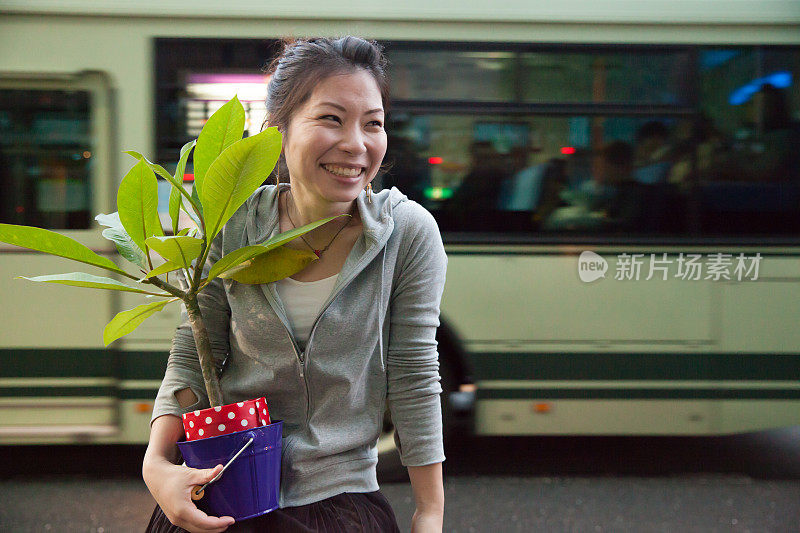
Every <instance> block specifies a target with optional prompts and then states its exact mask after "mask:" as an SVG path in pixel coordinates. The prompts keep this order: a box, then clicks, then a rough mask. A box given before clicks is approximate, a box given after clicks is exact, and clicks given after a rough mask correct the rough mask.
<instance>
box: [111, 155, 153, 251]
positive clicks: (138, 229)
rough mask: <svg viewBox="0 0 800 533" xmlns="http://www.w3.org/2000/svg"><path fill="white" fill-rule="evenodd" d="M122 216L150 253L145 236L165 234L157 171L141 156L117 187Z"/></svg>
mask: <svg viewBox="0 0 800 533" xmlns="http://www.w3.org/2000/svg"><path fill="white" fill-rule="evenodd" d="M117 210H118V211H119V219H120V221H121V222H122V226H123V227H124V228H125V231H127V232H128V235H130V237H131V240H133V242H135V243H136V245H137V246H138V247H139V248H141V249H142V250H144V252H145V254H147V247H146V246H145V242H144V241H145V239H147V238H148V237H150V236H152V235H159V236H160V235H164V230H163V229H161V222H160V221H159V219H158V183H157V182H156V175H155V174H153V171H152V170H151V169H150V167H149V166H148V165H147V163H145V161H144V159H140V160H139V162H138V163H136V165H134V167H133V168H132V169H131V170H130V171H129V172H128V173H127V174H126V175H125V177H124V178H122V183H120V185H119V190H118V191H117Z"/></svg>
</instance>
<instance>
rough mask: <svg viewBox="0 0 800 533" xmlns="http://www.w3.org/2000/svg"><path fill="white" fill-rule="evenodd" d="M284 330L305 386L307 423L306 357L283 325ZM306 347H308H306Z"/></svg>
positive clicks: (308, 406)
mask: <svg viewBox="0 0 800 533" xmlns="http://www.w3.org/2000/svg"><path fill="white" fill-rule="evenodd" d="M284 330H285V331H286V335H287V336H288V337H289V342H291V343H292V350H294V355H295V357H297V361H298V362H299V363H300V379H302V380H303V384H304V385H305V387H306V425H308V421H309V418H310V414H311V392H310V390H309V388H308V380H307V379H306V365H305V361H306V358H305V357H304V356H303V352H301V351H300V349H299V348H298V346H297V344H296V343H295V341H294V338H292V334H291V333H290V332H289V330H288V328H286V326H284ZM306 349H308V347H306Z"/></svg>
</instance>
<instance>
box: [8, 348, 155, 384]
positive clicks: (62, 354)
mask: <svg viewBox="0 0 800 533" xmlns="http://www.w3.org/2000/svg"><path fill="white" fill-rule="evenodd" d="M167 357H168V353H167V351H166V350H160V351H119V350H103V349H82V348H81V349H68V350H64V349H44V348H42V349H3V350H0V378H45V377H71V376H76V377H115V378H117V379H121V380H127V379H158V380H160V379H162V378H163V377H164V371H165V370H166V368H167Z"/></svg>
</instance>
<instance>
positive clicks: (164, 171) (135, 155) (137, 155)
mask: <svg viewBox="0 0 800 533" xmlns="http://www.w3.org/2000/svg"><path fill="white" fill-rule="evenodd" d="M122 153H123V154H128V155H129V156H131V157H133V158H135V159H138V160H140V161H144V162H145V164H146V165H147V166H148V167H150V170H152V171H153V172H155V173H156V174H158V175H159V176H161V177H162V178H164V179H165V180H167V181H169V182H170V183H171V182H172V179H171V178H172V175H171V174H170V173H169V172H167V169H165V168H164V167H162V166H161V165H159V164H158V163H153V162H152V161H150V160H149V159H147V158H146V157H145V156H143V155H142V154H140V153H139V152H137V151H135V150H124V151H123V152H122Z"/></svg>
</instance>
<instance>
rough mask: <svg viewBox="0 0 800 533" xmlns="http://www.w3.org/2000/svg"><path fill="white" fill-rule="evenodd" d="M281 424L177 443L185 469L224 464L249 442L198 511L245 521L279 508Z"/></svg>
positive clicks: (200, 502)
mask: <svg viewBox="0 0 800 533" xmlns="http://www.w3.org/2000/svg"><path fill="white" fill-rule="evenodd" d="M282 435H283V421H281V420H277V421H275V422H273V423H272V424H269V425H268V426H261V427H258V428H254V429H246V430H244V431H237V432H235V433H228V434H227V435H219V436H216V437H209V438H207V439H199V440H191V441H184V442H179V443H178V448H180V450H181V454H183V459H184V461H186V466H189V467H191V468H214V467H215V466H217V465H218V464H223V465H224V464H226V463H227V462H228V461H229V460H230V459H231V458H232V457H233V456H234V455H235V454H236V452H238V451H239V450H240V449H241V448H242V447H243V446H244V445H245V444H246V443H247V441H248V440H250V438H251V437H252V438H253V444H251V445H250V446H248V447H247V448H246V449H245V450H244V451H243V452H242V454H241V455H239V457H237V458H236V460H235V461H234V462H233V463H231V465H230V466H229V467H228V469H227V470H225V473H224V474H223V475H222V477H220V478H219V479H218V480H217V481H215V482H213V483H211V484H209V485H208V486H207V487H206V488H205V494H204V495H203V498H202V499H200V500H198V501H196V502H195V503H196V504H197V507H198V508H199V509H201V510H202V511H204V512H205V513H207V514H209V515H210V516H232V517H233V518H234V519H235V520H237V521H239V520H246V519H248V518H253V517H256V516H260V515H263V514H266V513H268V512H270V511H274V510H275V509H277V508H278V501H279V496H280V474H281V437H282Z"/></svg>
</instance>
